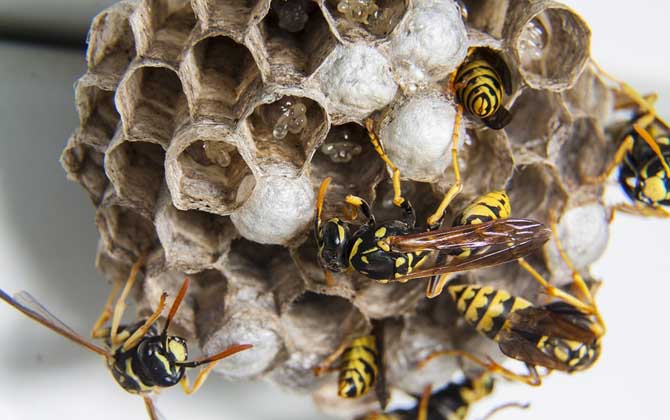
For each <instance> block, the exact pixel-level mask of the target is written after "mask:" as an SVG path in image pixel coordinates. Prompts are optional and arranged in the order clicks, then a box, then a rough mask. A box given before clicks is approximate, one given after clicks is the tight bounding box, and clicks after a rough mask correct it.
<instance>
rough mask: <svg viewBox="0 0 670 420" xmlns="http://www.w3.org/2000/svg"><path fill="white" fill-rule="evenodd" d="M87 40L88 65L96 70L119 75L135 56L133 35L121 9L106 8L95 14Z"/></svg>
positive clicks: (92, 69)
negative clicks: (118, 10) (106, 9)
mask: <svg viewBox="0 0 670 420" xmlns="http://www.w3.org/2000/svg"><path fill="white" fill-rule="evenodd" d="M91 27H92V28H94V29H95V30H92V31H91V34H92V36H91V38H90V39H89V41H88V52H87V57H88V60H87V62H88V69H89V70H90V71H91V72H93V73H97V74H109V75H115V76H118V75H120V74H121V73H123V71H124V69H125V68H126V67H127V66H128V63H130V61H131V60H132V59H133V58H134V57H135V55H136V51H135V37H134V35H133V31H132V29H131V27H130V22H129V21H128V16H127V15H124V14H123V13H122V12H117V11H114V10H109V11H107V12H103V13H102V14H101V15H99V16H98V17H96V19H95V20H94V21H93V23H92V26H91Z"/></svg>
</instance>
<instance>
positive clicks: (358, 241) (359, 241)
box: [349, 238, 363, 265]
mask: <svg viewBox="0 0 670 420" xmlns="http://www.w3.org/2000/svg"><path fill="white" fill-rule="evenodd" d="M362 243H363V239H361V238H358V239H356V242H354V246H352V247H351V252H350V253H349V265H351V260H352V259H353V258H354V256H355V255H356V253H358V247H359V246H361V244H362Z"/></svg>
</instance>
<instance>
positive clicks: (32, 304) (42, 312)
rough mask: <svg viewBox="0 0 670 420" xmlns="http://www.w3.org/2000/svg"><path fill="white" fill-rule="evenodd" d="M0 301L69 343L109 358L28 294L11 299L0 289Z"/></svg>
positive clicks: (17, 295)
mask: <svg viewBox="0 0 670 420" xmlns="http://www.w3.org/2000/svg"><path fill="white" fill-rule="evenodd" d="M0 299H2V300H4V301H5V302H7V303H8V304H9V305H11V306H13V307H14V308H15V309H17V310H18V311H19V312H21V313H23V314H24V315H25V316H27V317H28V318H31V319H32V320H34V321H37V322H39V323H40V324H42V325H44V326H45V327H47V328H49V329H51V330H52V331H54V332H56V333H58V334H60V335H62V336H63V337H65V338H68V339H70V340H71V341H74V342H75V343H77V344H79V345H81V346H83V347H86V348H87V349H89V350H91V351H93V352H95V353H98V354H100V355H102V356H105V357H107V356H109V352H108V351H107V350H105V349H103V348H102V347H99V346H96V345H95V344H93V343H91V342H90V341H88V340H86V339H85V338H83V337H82V336H80V335H79V334H77V333H76V332H75V331H74V330H73V329H72V328H70V327H68V326H67V325H66V324H65V323H63V321H61V320H59V319H58V318H56V317H55V316H54V315H53V314H52V313H51V312H49V311H48V310H47V309H46V308H45V307H44V306H43V305H42V304H41V303H39V302H38V301H37V299H35V298H34V297H33V296H32V295H31V294H30V293H28V292H26V291H22V292H19V293H17V294H16V295H15V296H14V297H11V296H9V295H8V294H7V293H6V292H5V291H4V290H2V289H0Z"/></svg>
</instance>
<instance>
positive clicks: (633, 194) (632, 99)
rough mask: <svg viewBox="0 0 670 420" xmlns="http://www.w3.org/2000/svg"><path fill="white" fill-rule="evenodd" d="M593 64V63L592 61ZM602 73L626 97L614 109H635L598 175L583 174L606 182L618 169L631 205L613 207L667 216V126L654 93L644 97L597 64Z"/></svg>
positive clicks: (669, 143) (669, 189)
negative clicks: (657, 109) (655, 103)
mask: <svg viewBox="0 0 670 420" xmlns="http://www.w3.org/2000/svg"><path fill="white" fill-rule="evenodd" d="M594 65H595V63H594ZM596 68H598V70H599V71H600V73H601V74H603V75H605V76H606V77H607V78H609V79H611V80H613V81H614V82H615V83H617V84H618V85H619V91H620V92H621V93H622V94H623V95H624V96H626V97H627V98H628V100H627V101H626V102H625V103H622V104H618V105H617V108H628V107H631V106H633V107H634V108H635V111H634V113H633V116H632V118H631V120H630V121H629V122H628V123H627V125H626V127H627V128H626V129H624V130H623V135H622V137H621V140H620V144H619V146H618V147H617V150H616V152H615V153H614V157H613V159H612V161H611V162H610V163H609V164H608V165H607V167H606V168H605V170H604V171H603V172H602V173H601V174H600V175H598V176H595V177H589V176H583V177H582V179H583V180H584V181H585V182H587V183H591V184H600V183H603V182H605V181H606V180H607V179H608V178H609V176H610V174H611V173H612V172H613V171H614V170H615V169H617V168H619V176H618V182H619V185H621V188H622V189H623V191H624V193H625V194H626V195H627V196H628V198H629V199H630V200H631V201H632V202H633V204H632V205H631V204H623V203H622V204H618V205H615V206H614V209H615V210H619V211H622V212H624V213H629V214H636V215H641V216H648V217H670V211H668V210H667V209H666V208H664V207H667V206H670V167H669V166H668V161H670V126H669V125H668V123H667V122H666V121H664V120H663V119H662V118H661V117H660V116H659V115H658V114H657V113H656V111H655V109H654V102H655V101H656V99H657V96H656V95H655V94H652V95H648V96H645V97H643V96H642V95H640V94H639V93H638V92H637V91H635V90H634V89H633V88H632V87H631V86H629V85H628V84H626V83H624V82H622V81H618V80H616V79H614V77H612V76H610V75H609V74H608V73H606V72H605V71H604V70H602V69H600V68H599V67H598V66H597V65H596Z"/></svg>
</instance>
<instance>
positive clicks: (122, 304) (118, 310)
mask: <svg viewBox="0 0 670 420" xmlns="http://www.w3.org/2000/svg"><path fill="white" fill-rule="evenodd" d="M146 257H147V253H146V252H145V253H143V254H142V255H141V256H140V257H139V258H138V259H137V261H135V264H133V266H132V267H131V268H130V274H129V275H128V280H126V285H125V287H124V288H123V291H121V295H120V296H119V298H118V300H117V301H116V305H114V312H113V314H112V326H111V330H110V335H109V336H110V340H111V342H112V346H115V345H117V344H119V342H120V340H119V339H118V337H117V334H116V333H117V331H118V330H119V324H120V323H121V318H123V312H124V311H125V310H126V298H127V297H128V294H129V293H130V291H131V290H132V288H133V285H134V284H135V280H136V279H137V273H139V271H140V268H142V266H144V262H145V260H146Z"/></svg>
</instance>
